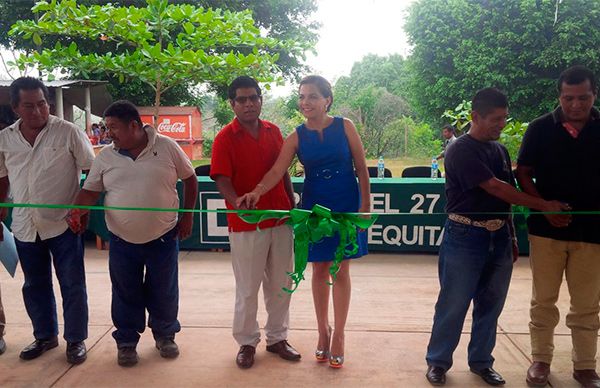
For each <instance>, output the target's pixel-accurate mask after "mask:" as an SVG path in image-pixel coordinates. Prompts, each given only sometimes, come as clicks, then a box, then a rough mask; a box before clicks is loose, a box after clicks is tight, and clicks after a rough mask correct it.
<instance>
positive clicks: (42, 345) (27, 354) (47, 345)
mask: <svg viewBox="0 0 600 388" xmlns="http://www.w3.org/2000/svg"><path fill="white" fill-rule="evenodd" d="M57 346H58V338H57V337H52V338H47V339H36V340H35V341H33V342H32V343H31V344H29V345H28V346H26V347H25V349H23V350H22V351H21V354H20V355H19V357H21V359H22V360H33V359H34V358H38V357H39V356H41V355H42V354H44V353H45V352H46V351H48V350H50V349H53V348H55V347H57Z"/></svg>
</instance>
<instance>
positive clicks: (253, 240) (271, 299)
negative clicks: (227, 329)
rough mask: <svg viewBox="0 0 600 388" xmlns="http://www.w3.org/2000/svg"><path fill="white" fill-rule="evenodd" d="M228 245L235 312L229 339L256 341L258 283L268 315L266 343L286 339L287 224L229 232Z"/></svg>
mask: <svg viewBox="0 0 600 388" xmlns="http://www.w3.org/2000/svg"><path fill="white" fill-rule="evenodd" d="M229 244H230V247H231V257H232V264H233V274H234V276H235V312H234V316H233V338H235V340H236V341H237V343H238V344H239V345H240V346H242V345H252V346H254V347H256V345H257V344H258V343H259V342H260V330H259V326H258V321H257V320H256V313H257V310H258V290H259V288H260V285H261V283H262V285H263V294H264V298H265V307H266V310H267V314H268V318H267V324H266V325H265V335H266V337H267V345H272V344H274V343H277V342H279V341H283V340H286V339H287V334H288V324H289V318H290V314H289V307H290V294H288V293H287V292H285V291H283V290H282V288H283V287H287V288H289V287H290V286H291V280H290V278H289V276H288V275H287V272H289V271H291V270H292V268H293V237H292V229H291V228H290V227H289V226H288V225H281V226H277V227H274V228H267V229H264V230H260V231H250V232H230V233H229Z"/></svg>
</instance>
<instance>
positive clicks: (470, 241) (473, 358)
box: [426, 220, 513, 370]
mask: <svg viewBox="0 0 600 388" xmlns="http://www.w3.org/2000/svg"><path fill="white" fill-rule="evenodd" d="M511 247H512V241H511V237H510V235H509V232H508V227H507V226H504V227H502V228H501V229H499V230H497V231H494V232H489V231H487V230H486V229H484V228H480V227H476V226H469V225H463V224H459V223H457V222H454V221H450V220H448V221H447V222H446V227H445V229H444V239H443V241H442V246H441V247H440V259H439V279H440V287H441V288H440V293H439V296H438V300H437V303H436V305H435V315H434V317H433V329H432V333H431V339H430V340H429V346H428V347H427V357H426V358H427V364H428V365H433V366H438V367H442V368H444V369H445V370H448V369H450V367H451V366H452V354H453V353H454V350H455V349H456V347H457V346H458V342H459V341H460V335H461V331H462V328H463V325H464V322H465V316H466V314H467V310H468V309H469V305H470V304H471V301H473V324H472V327H471V341H470V342H469V347H468V360H469V366H470V367H471V368H473V369H477V370H479V369H482V368H490V367H492V365H493V363H494V357H492V351H493V350H494V347H495V345H496V329H497V323H498V317H499V316H500V313H501V312H502V308H503V307H504V301H505V300H506V294H507V293H508V286H509V284H510V277H511V274H512V268H513V261H512V249H511Z"/></svg>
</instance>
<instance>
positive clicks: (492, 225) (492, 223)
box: [484, 220, 504, 232]
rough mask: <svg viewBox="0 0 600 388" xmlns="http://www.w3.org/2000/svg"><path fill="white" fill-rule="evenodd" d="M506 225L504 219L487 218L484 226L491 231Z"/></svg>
mask: <svg viewBox="0 0 600 388" xmlns="http://www.w3.org/2000/svg"><path fill="white" fill-rule="evenodd" d="M503 226H504V220H487V221H485V223H484V228H486V229H487V230H488V231H489V232H495V231H497V230H498V229H500V228H501V227H503Z"/></svg>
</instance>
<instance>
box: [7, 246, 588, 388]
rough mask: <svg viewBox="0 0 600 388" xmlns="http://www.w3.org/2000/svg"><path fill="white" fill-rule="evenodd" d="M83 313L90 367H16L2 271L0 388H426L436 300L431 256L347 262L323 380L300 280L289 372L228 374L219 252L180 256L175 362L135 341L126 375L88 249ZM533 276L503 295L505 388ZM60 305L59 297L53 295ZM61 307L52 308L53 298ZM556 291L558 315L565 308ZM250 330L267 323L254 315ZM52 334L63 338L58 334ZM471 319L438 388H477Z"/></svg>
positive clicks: (555, 376)
mask: <svg viewBox="0 0 600 388" xmlns="http://www.w3.org/2000/svg"><path fill="white" fill-rule="evenodd" d="M86 266H87V267H86V268H87V271H86V272H87V284H88V293H89V306H90V327H89V332H90V334H89V339H88V340H87V341H86V344H87V347H88V351H89V353H88V360H87V361H86V362H85V363H83V364H82V365H79V366H71V365H69V364H67V362H66V360H65V355H64V351H65V343H64V341H63V340H62V338H61V340H60V345H59V347H58V348H56V349H53V350H51V351H49V352H48V353H46V354H44V355H43V356H41V357H40V358H38V359H36V360H32V361H27V362H25V361H21V360H20V359H19V352H20V351H21V349H22V348H23V347H24V346H26V345H27V344H29V343H30V342H31V341H32V334H31V332H32V329H31V324H30V321H29V319H28V317H27V315H26V312H25V309H24V306H23V300H22V297H21V291H20V287H21V284H22V281H23V275H22V273H21V272H20V269H19V270H18V272H17V276H16V278H15V279H12V278H10V277H9V275H7V274H6V272H5V271H3V270H0V283H1V285H2V301H3V303H4V308H5V310H6V316H7V321H8V326H7V333H6V336H5V339H6V341H7V344H8V350H7V352H6V353H5V354H4V355H2V356H0V387H50V386H52V387H74V386H75V387H83V386H85V387H163V386H168V387H180V386H181V387H183V386H202V387H229V386H248V387H283V386H302V385H304V386H315V387H321V386H322V387H325V386H343V387H364V386H367V385H371V386H373V387H428V386H429V384H428V383H427V380H426V379H425V377H424V373H425V369H426V366H425V361H424V358H425V348H426V346H427V342H428V339H429V335H430V330H431V324H432V316H433V308H434V304H435V300H436V297H437V292H438V281H437V257H436V256H434V255H406V254H402V255H392V254H371V255H369V256H368V257H365V258H363V259H360V260H356V261H354V262H353V266H352V280H353V294H352V304H351V308H350V316H349V319H348V325H347V333H346V354H345V356H346V362H345V365H344V368H342V369H341V370H333V369H331V368H328V367H327V366H326V365H323V364H318V363H316V362H315V361H314V357H313V352H314V348H315V345H316V342H317V332H316V329H315V318H314V312H313V306H312V297H311V293H310V280H309V279H310V270H309V271H308V272H307V278H308V280H306V281H305V282H304V283H303V284H301V286H300V288H299V289H298V290H297V291H296V293H295V294H294V296H293V299H292V306H291V321H290V323H291V328H292V330H291V332H290V337H289V341H290V343H291V344H292V345H294V347H295V348H296V349H297V350H298V351H300V352H301V353H302V355H303V359H302V361H300V362H296V363H292V362H288V361H284V360H282V359H280V358H279V357H277V356H275V355H273V354H271V353H267V352H266V351H265V350H264V346H265V345H264V342H262V343H261V344H259V346H258V349H257V355H256V363H255V365H254V367H252V368H251V369H248V370H240V369H239V368H237V366H236V364H235V361H234V359H235V355H236V352H237V349H238V347H237V345H236V343H235V342H234V340H233V338H232V336H231V321H232V316H233V302H234V280H233V274H232V270H231V265H230V259H229V253H227V252H224V253H218V252H181V255H180V310H179V311H180V313H179V318H180V321H181V324H182V326H183V328H182V331H181V333H179V334H178V336H177V342H178V344H179V346H180V350H181V355H180V357H179V358H177V359H175V360H165V359H162V358H161V357H160V356H159V354H158V352H157V351H156V349H155V348H154V342H153V340H152V335H151V333H150V332H149V331H146V332H145V333H144V334H143V335H142V339H141V341H140V344H139V345H138V352H139V355H140V362H139V364H138V365H137V366H135V367H133V368H121V367H119V366H118V365H117V363H116V354H117V351H116V346H115V343H114V341H113V339H112V337H111V335H110V334H111V331H112V330H113V327H112V324H111V319H110V280H109V277H108V266H107V251H98V250H96V248H95V247H93V246H92V245H90V246H88V247H87V251H86ZM530 288H531V274H530V271H529V266H528V261H527V258H526V257H522V258H521V259H520V260H519V261H518V263H517V264H516V267H515V272H514V275H513V279H512V283H511V287H510V293H509V296H508V300H507V303H506V307H505V309H504V313H503V314H502V316H501V318H500V322H499V325H498V341H497V346H496V350H495V352H494V356H495V357H496V364H495V368H496V369H497V370H498V371H499V372H500V373H501V374H502V375H503V376H504V378H505V379H506V380H507V386H509V387H525V386H526V384H525V373H526V371H527V368H528V366H529V362H530V358H529V336H528V328H527V323H528V317H529V313H528V308H529V298H530V293H531V290H530ZM56 292H57V295H59V291H58V289H57V290H56ZM59 300H60V299H59ZM568 306H569V303H568V295H567V292H566V287H564V288H563V290H562V292H561V298H560V309H561V316H562V317H564V315H565V313H566V311H567V309H568ZM561 321H562V322H561V323H560V325H559V327H558V328H557V336H556V341H555V342H556V350H555V361H554V363H553V365H552V375H551V385H552V387H576V386H578V385H577V384H576V382H575V381H574V380H573V379H572V378H571V368H572V366H571V361H570V359H571V355H570V352H571V346H570V337H569V335H568V333H569V331H568V329H567V328H566V327H565V325H564V319H563V318H561ZM259 322H260V323H261V325H263V324H264V323H265V313H264V306H263V305H262V304H261V306H260V308H259ZM61 329H62V328H61ZM469 329H470V320H467V322H466V324H465V328H464V333H465V334H464V336H463V339H462V341H461V343H460V345H459V347H458V349H457V351H456V354H455V361H454V367H453V368H452V370H451V371H449V373H448V382H447V386H451V387H479V386H485V384H484V383H483V382H482V381H481V379H480V378H479V377H477V376H475V375H473V374H472V373H470V372H469V370H468V366H467V364H466V345H467V342H468V339H469V335H468V333H469Z"/></svg>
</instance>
